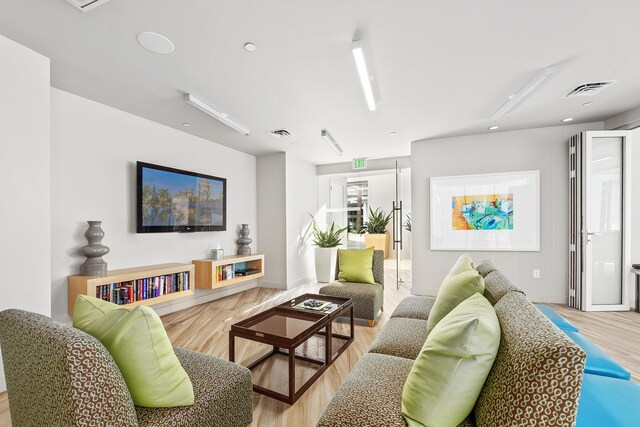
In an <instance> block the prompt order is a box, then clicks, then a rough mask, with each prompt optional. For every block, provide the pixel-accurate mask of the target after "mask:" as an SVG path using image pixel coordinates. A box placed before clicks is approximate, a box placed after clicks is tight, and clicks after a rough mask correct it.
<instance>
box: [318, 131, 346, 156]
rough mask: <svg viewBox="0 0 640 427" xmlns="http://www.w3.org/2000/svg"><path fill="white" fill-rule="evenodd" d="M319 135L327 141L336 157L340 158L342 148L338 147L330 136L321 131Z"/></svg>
mask: <svg viewBox="0 0 640 427" xmlns="http://www.w3.org/2000/svg"><path fill="white" fill-rule="evenodd" d="M320 135H322V137H323V138H324V140H325V141H327V142H328V143H329V145H330V146H331V148H333V150H334V151H335V152H336V154H337V155H338V156H342V147H340V146H339V145H338V143H337V142H336V140H335V139H333V137H332V136H331V134H330V133H329V132H328V131H326V130H323V131H322V132H321V133H320Z"/></svg>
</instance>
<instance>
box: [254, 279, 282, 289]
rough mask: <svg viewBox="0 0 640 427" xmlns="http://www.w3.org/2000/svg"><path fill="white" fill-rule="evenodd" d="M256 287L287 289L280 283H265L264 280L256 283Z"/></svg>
mask: <svg viewBox="0 0 640 427" xmlns="http://www.w3.org/2000/svg"><path fill="white" fill-rule="evenodd" d="M258 287H260V288H272V289H287V285H286V284H285V283H282V282H267V281H265V280H260V283H258Z"/></svg>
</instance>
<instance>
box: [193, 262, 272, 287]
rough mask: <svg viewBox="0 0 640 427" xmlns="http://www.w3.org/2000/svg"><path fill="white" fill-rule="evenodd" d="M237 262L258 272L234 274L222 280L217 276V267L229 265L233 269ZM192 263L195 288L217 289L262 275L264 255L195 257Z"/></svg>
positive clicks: (235, 267) (236, 266)
mask: <svg viewBox="0 0 640 427" xmlns="http://www.w3.org/2000/svg"><path fill="white" fill-rule="evenodd" d="M239 264H241V265H244V266H245V268H246V269H255V270H258V272H257V273H254V274H249V275H247V276H238V275H235V276H233V277H232V278H225V279H223V280H221V279H220V278H219V277H218V274H217V267H224V266H229V265H230V266H232V267H231V268H232V269H233V271H235V270H236V269H237V268H238V265H239ZM193 265H194V266H195V268H196V288H203V289H218V288H223V287H225V286H231V285H237V284H238V283H243V282H248V281H249V280H256V279H259V278H260V277H264V255H262V254H257V255H231V256H226V257H224V258H223V259H210V258H209V259H197V260H193Z"/></svg>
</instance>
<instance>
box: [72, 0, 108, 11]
mask: <svg viewBox="0 0 640 427" xmlns="http://www.w3.org/2000/svg"><path fill="white" fill-rule="evenodd" d="M67 1H68V2H69V3H71V4H72V5H74V6H75V7H76V8H77V9H80V10H81V11H83V12H88V11H90V10H91V9H95V8H96V7H98V6H101V5H103V4H105V3H106V2H108V1H109V0H67Z"/></svg>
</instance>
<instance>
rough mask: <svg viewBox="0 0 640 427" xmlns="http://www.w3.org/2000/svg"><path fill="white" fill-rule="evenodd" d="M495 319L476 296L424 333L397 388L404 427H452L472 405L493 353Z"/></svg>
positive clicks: (495, 348) (496, 333)
mask: <svg viewBox="0 0 640 427" xmlns="http://www.w3.org/2000/svg"><path fill="white" fill-rule="evenodd" d="M499 345H500V323H499V322H498V318H497V316H496V313H495V311H494V309H493V307H492V306H491V304H490V303H489V301H487V300H486V299H485V298H484V297H483V296H482V295H480V294H479V293H476V294H474V295H472V296H470V297H469V298H468V299H466V300H465V301H463V302H462V303H460V305H458V306H457V307H456V308H454V309H453V310H452V311H451V312H450V313H449V314H447V315H446V316H445V317H444V319H442V320H441V321H440V323H438V324H437V325H436V327H435V328H434V329H433V331H431V333H430V334H429V335H428V336H427V340H426V341H425V343H424V345H423V346H422V350H421V351H420V354H419V355H418V357H417V359H416V361H415V362H414V364H413V367H412V368H411V371H410V372H409V376H408V377H407V381H406V382H405V384H404V389H403V391H402V415H403V416H404V417H405V419H406V420H407V423H408V424H409V427H418V426H427V427H453V426H457V425H459V424H460V423H461V422H462V421H463V420H464V419H465V418H466V417H467V416H468V415H469V414H470V413H471V411H472V410H473V407H474V405H475V403H476V400H478V396H479V395H480V391H481V390H482V386H483V385H484V382H485V381H486V379H487V376H488V375H489V371H490V370H491V367H492V365H493V362H494V360H495V358H496V354H497V353H498V346H499Z"/></svg>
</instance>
